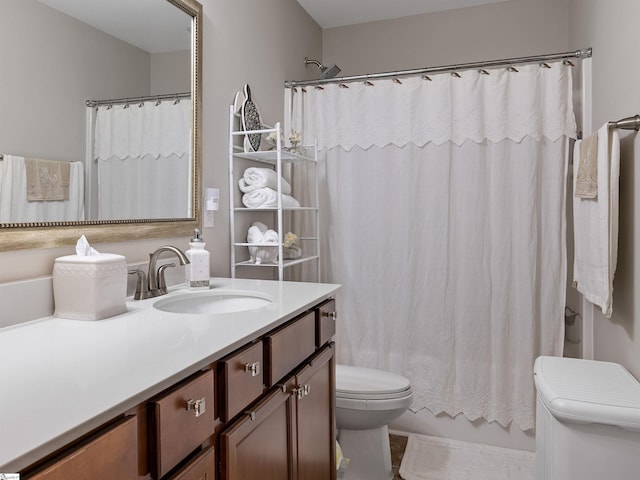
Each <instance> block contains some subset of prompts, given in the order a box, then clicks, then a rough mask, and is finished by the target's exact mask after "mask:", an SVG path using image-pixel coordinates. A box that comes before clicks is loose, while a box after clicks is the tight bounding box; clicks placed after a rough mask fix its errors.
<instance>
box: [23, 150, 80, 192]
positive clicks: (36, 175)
mask: <svg viewBox="0 0 640 480" xmlns="http://www.w3.org/2000/svg"><path fill="white" fill-rule="evenodd" d="M24 164H25V169H26V178H27V200H28V201H30V202H42V201H58V200H69V178H70V176H71V164H70V163H69V162H58V161H55V160H41V159H39V158H25V159H24Z"/></svg>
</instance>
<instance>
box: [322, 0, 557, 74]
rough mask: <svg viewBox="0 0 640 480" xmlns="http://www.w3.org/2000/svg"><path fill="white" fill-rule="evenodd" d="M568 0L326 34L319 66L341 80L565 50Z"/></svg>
mask: <svg viewBox="0 0 640 480" xmlns="http://www.w3.org/2000/svg"><path fill="white" fill-rule="evenodd" d="M568 22H569V0H536V1H529V0H512V1H508V2H503V3H497V4H492V5H485V6H481V7H469V8H461V9H458V10H451V11H446V12H438V13H432V14H426V15H418V16H414V17H405V18H400V19H397V20H390V21H384V22H372V23H366V24H361V25H355V26H350V27H337V28H331V29H327V30H325V32H324V36H323V62H324V64H325V65H330V64H333V63H336V64H337V65H338V66H339V67H340V68H342V72H341V73H340V75H357V74H364V73H374V72H387V71H395V70H400V69H406V68H420V67H425V66H438V65H451V64H455V63H464V62H475V61H481V60H491V59H497V58H511V57H520V56H526V55H536V54H540V53H554V52H562V51H565V50H566V49H567V47H568V45H569V31H568V28H567V25H568Z"/></svg>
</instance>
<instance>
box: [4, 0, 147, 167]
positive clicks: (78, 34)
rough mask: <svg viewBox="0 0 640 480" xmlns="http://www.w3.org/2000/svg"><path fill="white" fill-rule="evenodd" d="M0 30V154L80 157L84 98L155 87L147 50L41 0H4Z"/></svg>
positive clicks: (81, 152)
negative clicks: (102, 30) (87, 23)
mask: <svg viewBox="0 0 640 480" xmlns="http://www.w3.org/2000/svg"><path fill="white" fill-rule="evenodd" d="M0 31H1V32H2V39H3V41H1V42H0V59H2V78H1V79H0V105H1V107H0V112H1V113H2V115H0V152H2V153H10V154H14V155H21V156H34V157H41V158H48V159H53V160H70V161H82V160H83V159H84V155H85V146H84V145H85V118H86V113H85V104H84V102H85V100H87V99H89V98H118V97H122V96H125V95H134V94H135V95H145V94H147V93H148V92H149V54H148V53H147V52H144V51H142V50H140V49H138V48H135V47H132V46H131V45H129V44H127V43H125V42H122V41H120V40H118V39H116V38H114V37H112V36H110V35H107V34H105V33H103V32H100V31H98V30H96V29H94V28H92V27H90V26H88V25H86V24H84V23H82V22H79V21H78V20H75V19H73V18H71V17H68V16H66V15H64V14H61V13H60V12H58V11H56V10H53V9H51V8H49V7H46V6H44V5H42V4H41V3H39V2H36V1H35V0H21V1H20V2H11V1H0ZM132 92H139V93H132ZM7 112H21V114H20V116H17V115H8V114H7ZM25 118H26V119H28V120H27V121H24V119H25Z"/></svg>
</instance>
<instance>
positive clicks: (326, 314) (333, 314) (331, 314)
mask: <svg viewBox="0 0 640 480" xmlns="http://www.w3.org/2000/svg"><path fill="white" fill-rule="evenodd" d="M322 316H323V317H329V318H330V319H331V320H336V319H337V318H338V312H322Z"/></svg>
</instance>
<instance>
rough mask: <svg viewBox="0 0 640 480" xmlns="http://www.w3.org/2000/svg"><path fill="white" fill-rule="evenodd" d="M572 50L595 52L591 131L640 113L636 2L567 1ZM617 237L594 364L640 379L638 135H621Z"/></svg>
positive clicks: (598, 324) (597, 316)
mask: <svg viewBox="0 0 640 480" xmlns="http://www.w3.org/2000/svg"><path fill="white" fill-rule="evenodd" d="M570 9H571V17H570V45H571V48H578V46H584V45H589V46H591V47H593V60H592V62H593V126H594V128H598V127H599V126H600V125H602V124H603V123H605V122H607V121H609V120H619V119H621V118H623V117H627V116H631V115H635V114H638V113H640V88H639V87H638V78H640V55H638V46H637V29H638V22H639V21H640V2H638V1H637V0H616V1H615V2H608V1H604V0H570ZM620 136H621V139H622V142H621V143H622V145H621V167H620V238H619V250H618V269H617V272H616V276H615V280H614V297H613V298H614V302H613V316H612V318H611V320H607V319H606V318H604V317H603V316H602V314H601V313H599V311H598V310H597V309H596V313H595V318H594V332H593V349H594V358H595V359H596V360H606V361H613V362H617V363H620V364H622V365H623V366H625V367H626V368H627V369H629V370H630V371H631V373H632V374H633V375H634V376H635V377H636V378H640V295H639V293H640V255H636V254H635V247H636V246H638V245H640V231H639V229H640V195H638V194H637V193H636V192H638V191H640V168H639V167H638V166H637V163H638V161H639V160H640V158H639V153H638V152H640V135H638V134H636V133H635V132H625V131H620Z"/></svg>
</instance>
